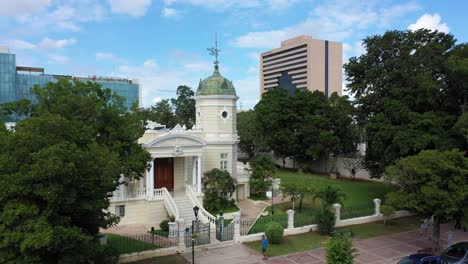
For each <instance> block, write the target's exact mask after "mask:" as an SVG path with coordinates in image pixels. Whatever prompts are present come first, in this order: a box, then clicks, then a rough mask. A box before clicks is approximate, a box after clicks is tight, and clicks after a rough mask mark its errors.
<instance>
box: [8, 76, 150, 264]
mask: <svg viewBox="0 0 468 264" xmlns="http://www.w3.org/2000/svg"><path fill="white" fill-rule="evenodd" d="M32 92H33V93H34V95H35V96H36V98H37V101H36V103H35V104H33V103H31V102H30V109H31V112H30V113H28V114H29V116H30V117H29V118H27V119H24V120H22V121H19V122H18V123H17V124H16V127H15V130H14V132H11V131H10V132H6V133H5V131H4V130H1V131H0V186H1V187H0V241H1V243H0V258H1V259H2V260H3V261H6V262H15V263H86V262H100V263H102V261H103V260H102V259H101V260H98V258H99V256H100V255H102V254H104V253H105V250H104V249H103V248H102V247H101V246H100V245H99V240H98V233H99V229H100V228H107V227H110V226H112V225H114V224H116V223H117V222H118V217H116V216H115V215H113V214H112V213H111V212H109V211H107V209H108V207H109V193H111V192H112V191H114V190H115V189H116V187H117V186H118V185H119V184H120V183H121V182H119V178H120V175H125V176H126V177H128V178H129V179H133V178H135V179H137V178H139V177H141V175H142V174H143V173H144V172H145V170H146V169H147V162H148V161H149V159H150V156H149V154H148V152H147V151H146V150H145V149H144V148H143V147H142V146H141V145H140V144H138V142H137V140H138V138H140V137H141V136H142V135H143V133H144V127H142V126H141V122H140V120H139V119H138V118H137V116H136V115H135V113H134V112H133V111H128V110H127V109H126V108H125V107H124V104H123V99H122V98H120V97H118V96H116V95H114V94H113V93H112V92H111V91H110V90H108V89H105V90H104V89H101V87H100V85H98V84H96V83H92V82H88V83H83V82H79V81H74V80H66V79H60V80H59V81H58V82H56V83H49V84H47V85H46V86H45V87H44V88H40V87H38V86H35V87H34V88H33V89H32Z"/></svg>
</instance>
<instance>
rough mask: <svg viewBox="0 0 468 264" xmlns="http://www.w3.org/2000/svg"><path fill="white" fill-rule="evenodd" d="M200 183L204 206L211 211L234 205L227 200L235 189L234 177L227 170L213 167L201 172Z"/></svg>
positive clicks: (231, 201) (214, 211)
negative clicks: (203, 192)
mask: <svg viewBox="0 0 468 264" xmlns="http://www.w3.org/2000/svg"><path fill="white" fill-rule="evenodd" d="M202 183H203V186H204V189H205V199H204V201H203V202H204V205H203V206H204V207H205V208H206V209H207V210H208V211H210V212H213V213H218V212H220V211H222V210H223V209H224V208H227V207H229V206H233V205H234V200H229V198H230V197H232V194H233V193H234V191H235V190H236V179H234V178H232V177H231V174H230V173H229V172H228V171H225V170H220V169H217V168H214V169H212V170H210V171H207V172H205V173H204V174H203V179H202Z"/></svg>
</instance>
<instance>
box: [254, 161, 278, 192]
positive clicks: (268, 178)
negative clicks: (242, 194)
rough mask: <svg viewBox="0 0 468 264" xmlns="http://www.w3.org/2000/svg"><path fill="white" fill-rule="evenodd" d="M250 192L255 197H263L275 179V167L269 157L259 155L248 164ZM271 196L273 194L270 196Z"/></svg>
mask: <svg viewBox="0 0 468 264" xmlns="http://www.w3.org/2000/svg"><path fill="white" fill-rule="evenodd" d="M250 171H251V175H250V179H249V184H250V192H251V194H252V192H253V195H254V196H256V197H265V195H266V191H268V190H269V189H270V188H271V185H272V179H273V178H275V174H276V167H275V164H273V160H272V159H271V157H270V156H267V155H259V156H257V157H256V158H255V159H254V160H252V161H251V162H250ZM272 195H273V194H272Z"/></svg>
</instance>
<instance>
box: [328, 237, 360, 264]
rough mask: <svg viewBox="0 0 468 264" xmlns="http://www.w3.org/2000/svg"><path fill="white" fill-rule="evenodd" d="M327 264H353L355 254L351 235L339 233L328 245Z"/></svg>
mask: <svg viewBox="0 0 468 264" xmlns="http://www.w3.org/2000/svg"><path fill="white" fill-rule="evenodd" d="M326 250H327V254H326V261H327V262H326V263H327V264H335V263H340V264H353V263H354V255H353V254H354V253H356V251H357V250H356V249H355V248H353V242H352V241H351V236H350V234H349V233H340V232H337V233H335V235H334V236H333V237H331V238H330V239H329V240H328V241H327V244H326Z"/></svg>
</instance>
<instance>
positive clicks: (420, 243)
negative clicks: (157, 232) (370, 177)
mask: <svg viewBox="0 0 468 264" xmlns="http://www.w3.org/2000/svg"><path fill="white" fill-rule="evenodd" d="M463 240H468V232H461V231H457V232H454V234H453V241H454V243H455V242H458V241H463ZM259 243H260V242H259ZM441 243H442V247H443V248H446V246H447V226H442V230H441ZM353 244H354V247H355V248H357V249H358V255H357V256H356V258H355V263H356V264H364V263H365V264H390V263H392V264H393V263H397V261H398V260H399V259H401V258H402V257H403V256H406V255H410V254H413V253H416V252H417V251H418V250H421V249H425V248H430V247H431V245H432V243H431V241H429V239H428V238H427V237H423V236H421V235H419V233H418V231H408V232H402V233H397V234H392V235H386V236H380V237H375V238H370V239H364V240H356V241H354V243H353ZM184 257H185V258H186V259H187V260H188V261H189V262H190V263H191V252H188V253H187V254H185V255H184ZM195 263H196V264H198V263H207V264H210V263H213V264H214V263H223V264H256V263H268V264H306V263H307V264H321V263H325V249H324V248H316V249H311V250H307V251H303V252H299V253H294V254H290V255H286V256H278V257H271V258H269V259H268V260H267V261H263V260H262V256H261V255H260V254H259V253H257V252H256V251H254V250H252V249H250V248H249V247H247V246H245V245H243V244H236V245H232V246H228V247H223V248H217V249H213V250H206V251H202V252H196V255H195Z"/></svg>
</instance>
